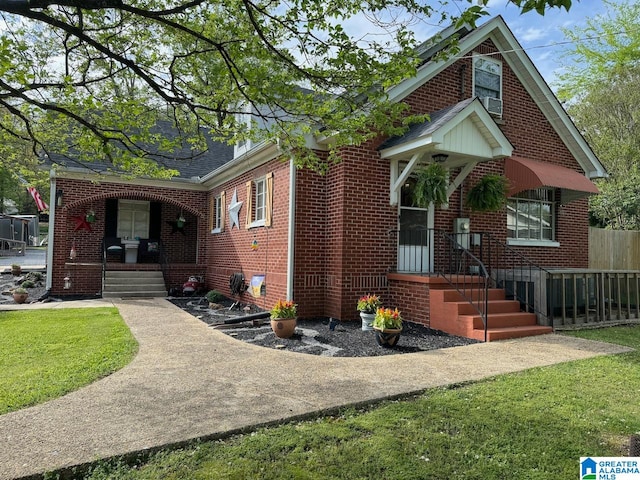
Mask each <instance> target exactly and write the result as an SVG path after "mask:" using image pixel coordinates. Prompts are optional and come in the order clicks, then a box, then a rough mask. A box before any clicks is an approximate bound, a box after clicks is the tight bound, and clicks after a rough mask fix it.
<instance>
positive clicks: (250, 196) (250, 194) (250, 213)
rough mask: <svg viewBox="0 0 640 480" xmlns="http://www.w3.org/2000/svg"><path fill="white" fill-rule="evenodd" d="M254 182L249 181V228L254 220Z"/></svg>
mask: <svg viewBox="0 0 640 480" xmlns="http://www.w3.org/2000/svg"><path fill="white" fill-rule="evenodd" d="M252 202H253V182H252V181H251V180H249V181H248V182H247V228H249V227H250V226H251V222H252V220H253V218H252V217H253V211H252V210H253V203H252Z"/></svg>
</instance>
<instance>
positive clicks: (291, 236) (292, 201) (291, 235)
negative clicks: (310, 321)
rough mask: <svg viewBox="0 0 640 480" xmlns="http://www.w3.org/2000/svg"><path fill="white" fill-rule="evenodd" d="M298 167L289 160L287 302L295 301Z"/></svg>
mask: <svg viewBox="0 0 640 480" xmlns="http://www.w3.org/2000/svg"><path fill="white" fill-rule="evenodd" d="M295 213H296V166H295V165H294V163H293V158H292V159H290V160H289V232H288V234H287V300H292V299H293V268H294V253H295V252H294V247H295V226H296V219H295Z"/></svg>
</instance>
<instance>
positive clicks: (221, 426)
mask: <svg viewBox="0 0 640 480" xmlns="http://www.w3.org/2000/svg"><path fill="white" fill-rule="evenodd" d="M89 304H90V305H91V304H93V305H96V304H100V303H99V302H95V301H93V303H89ZM101 304H102V305H105V304H110V302H103V303H101ZM77 305H78V304H75V303H74V302H65V306H77ZM85 305H86V303H85ZM115 305H116V306H117V308H118V309H119V310H120V313H121V314H122V316H123V318H124V319H125V320H126V322H127V324H128V325H129V326H130V328H131V330H132V332H133V334H134V335H135V337H136V338H137V339H138V342H139V343H140V351H139V353H138V355H137V356H136V358H135V359H134V360H133V362H132V363H131V364H130V365H128V366H127V367H125V368H124V369H122V370H120V371H119V372H116V373H114V374H113V375H111V376H109V377H107V378H104V379H102V380H100V381H98V382H95V383H93V384H91V385H89V386H87V387H85V388H82V389H80V390H78V391H76V392H73V393H70V394H68V395H66V396H64V397H62V398H58V399H56V400H52V401H49V402H47V403H44V404H42V405H37V406H35V407H32V408H27V409H24V410H20V411H17V412H13V413H9V414H6V415H2V416H0V478H1V479H10V478H16V477H21V476H27V475H30V474H37V473H41V472H44V471H50V470H53V469H58V468H61V467H65V466H71V465H78V464H81V463H85V462H91V461H94V460H96V459H100V458H105V457H110V456H113V455H119V454H124V453H127V452H134V451H140V450H144V449H148V448H151V447H156V446H161V445H165V444H169V443H175V442H181V441H186V440H189V439H193V438H197V437H206V436H211V435H215V434H224V433H225V432H230V431H236V430H238V429H242V428H247V427H252V426H256V425H260V424H265V423H269V422H277V421H281V420H286V419H288V418H292V417H297V416H304V415H306V414H310V413H313V412H321V411H323V410H326V409H333V408H336V407H340V406H343V405H349V404H354V403H359V402H371V401H374V400H376V399H381V398H385V397H390V396H396V395H401V394H407V393H411V392H419V391H422V390H424V389H427V388H431V387H437V386H442V385H447V384H451V383H458V382H467V381H472V380H478V379H481V378H485V377H489V376H493V375H498V374H502V373H507V372H515V371H519V370H524V369H528V368H532V367H536V366H542V365H550V364H555V363H559V362H566V361H571V360H578V359H584V358H589V357H593V356H597V355H606V354H613V353H620V352H623V351H627V350H628V349H625V348H623V347H619V346H616V345H610V344H604V343H598V342H591V341H587V340H580V339H573V338H570V337H563V336H556V335H553V334H550V335H545V336H540V337H530V338H526V339H519V340H507V341H500V342H494V343H488V344H474V345H469V346H465V347H455V348H449V349H443V350H436V351H430V352H421V353H412V354H403V355H391V356H382V357H373V358H328V357H327V358H325V357H319V356H313V355H305V354H298V353H290V352H283V351H277V350H274V349H267V348H262V347H257V346H253V345H250V344H247V343H243V342H241V341H238V340H235V339H233V338H231V337H229V336H227V335H225V334H223V333H221V332H219V331H216V330H213V329H211V328H208V327H207V326H206V325H205V324H204V323H202V322H200V321H199V320H197V319H196V318H194V317H192V316H191V315H189V314H188V313H186V312H184V311H182V310H180V309H179V308H177V307H176V306H174V305H172V304H171V303H170V302H168V301H166V300H162V299H140V300H135V299H131V300H118V301H116V302H115ZM44 306H45V307H46V306H53V307H60V306H61V304H54V305H51V304H45V305H44ZM29 308H37V307H36V306H33V305H31V306H29ZM385 372H388V373H385Z"/></svg>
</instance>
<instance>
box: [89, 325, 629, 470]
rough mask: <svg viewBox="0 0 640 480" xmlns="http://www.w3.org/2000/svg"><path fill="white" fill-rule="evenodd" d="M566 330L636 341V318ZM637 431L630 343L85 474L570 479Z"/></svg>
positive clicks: (617, 451) (623, 449) (621, 449)
mask: <svg viewBox="0 0 640 480" xmlns="http://www.w3.org/2000/svg"><path fill="white" fill-rule="evenodd" d="M574 335H578V336H584V337H588V338H592V339H597V340H605V341H612V342H616V343H620V344H624V345H628V346H631V347H634V348H638V347H640V327H635V328H624V327H620V328H610V329H606V330H591V331H587V332H577V333H574ZM409 359H410V357H409V356H407V361H409ZM301 381H302V380H301ZM248 408H250V406H249V407H248ZM637 432H640V353H638V352H632V353H628V354H623V355H617V356H610V357H600V358H594V359H590V360H583V361H577V362H571V363H565V364H561V365H556V366H552V367H545V368H537V369H533V370H529V371H526V372H521V373H516V374H510V375H503V376H499V377H496V378H492V379H488V380H486V381H482V382H478V383H475V384H472V385H468V386H453V387H450V388H438V389H433V390H429V391H428V392H426V393H425V394H423V395H421V396H419V397H416V398H414V399H410V400H404V401H390V402H383V403H381V404H380V405H379V406H375V407H371V408H368V409H362V410H356V409H345V410H343V411H342V412H341V413H340V414H338V415H334V416H328V417H322V418H318V419H317V420H312V421H305V422H296V423H291V424H286V425H283V426H279V427H276V428H266V429H261V430H259V431H257V432H255V433H251V434H247V435H242V436H238V437H234V438H230V439H227V440H224V441H215V442H206V443H201V444H198V445H194V446H192V447H190V448H186V449H182V450H177V451H163V452H161V453H159V454H157V455H155V456H153V457H152V458H151V459H150V461H148V463H146V464H142V465H136V466H135V468H130V467H127V466H122V465H120V466H118V465H117V464H105V463H101V464H99V465H98V466H97V467H96V468H95V470H94V471H93V473H92V475H91V476H90V477H89V478H91V479H94V480H97V479H107V478H108V479H205V478H210V479H226V478H229V479H246V478H268V479H291V478H296V479H327V478H331V479H370V478H372V479H373V478H375V479H464V480H468V479H478V480H480V479H483V480H486V479H541V480H542V479H544V480H547V479H550V478H554V479H574V478H578V477H579V461H580V457H581V456H618V455H627V454H628V450H627V448H628V447H627V446H626V445H625V443H626V442H627V441H628V439H629V436H630V435H631V434H634V433H637Z"/></svg>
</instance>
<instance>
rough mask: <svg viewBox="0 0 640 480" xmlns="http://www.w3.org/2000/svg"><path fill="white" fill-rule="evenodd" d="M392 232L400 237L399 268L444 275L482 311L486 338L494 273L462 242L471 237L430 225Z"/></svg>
mask: <svg viewBox="0 0 640 480" xmlns="http://www.w3.org/2000/svg"><path fill="white" fill-rule="evenodd" d="M389 233H390V234H395V235H396V237H397V242H398V243H397V244H398V269H397V270H398V271H399V272H403V273H418V274H434V275H438V276H440V277H442V278H443V279H445V280H446V281H447V283H448V284H449V285H450V286H451V287H452V288H453V289H455V290H457V291H458V293H459V294H460V295H461V297H462V298H463V299H464V301H466V302H468V303H469V304H470V305H471V306H472V307H473V308H474V309H475V310H476V311H477V312H478V314H479V315H480V318H481V319H482V323H483V326H484V339H485V341H486V340H487V329H488V328H489V320H488V314H489V288H490V287H491V277H490V276H489V274H488V270H487V268H486V267H485V265H484V263H483V262H482V261H481V260H480V259H479V258H478V257H477V256H476V255H475V254H474V253H473V252H471V251H470V250H469V249H468V248H466V246H465V245H463V244H462V242H465V243H468V241H464V240H463V238H462V237H460V236H459V235H456V234H449V233H446V232H444V231H441V230H435V229H429V228H423V229H411V230H393V231H391V232H389ZM465 238H466V239H468V238H469V237H465Z"/></svg>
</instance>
